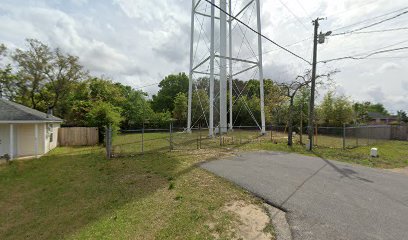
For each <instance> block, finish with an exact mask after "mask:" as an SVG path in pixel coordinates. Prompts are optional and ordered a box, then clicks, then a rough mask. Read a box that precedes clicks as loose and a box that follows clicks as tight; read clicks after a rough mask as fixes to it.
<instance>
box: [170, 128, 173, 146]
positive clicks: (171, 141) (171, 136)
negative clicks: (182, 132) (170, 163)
mask: <svg viewBox="0 0 408 240" xmlns="http://www.w3.org/2000/svg"><path fill="white" fill-rule="evenodd" d="M172 128H173V122H171V123H170V151H171V150H173V135H172V133H173V132H172V131H173V129H172Z"/></svg>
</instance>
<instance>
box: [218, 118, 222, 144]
mask: <svg viewBox="0 0 408 240" xmlns="http://www.w3.org/2000/svg"><path fill="white" fill-rule="evenodd" d="M218 129H219V131H218V134H219V135H220V146H222V134H221V123H220V125H218Z"/></svg>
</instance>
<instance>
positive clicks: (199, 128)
mask: <svg viewBox="0 0 408 240" xmlns="http://www.w3.org/2000/svg"><path fill="white" fill-rule="evenodd" d="M198 131H199V134H200V149H201V124H200V125H198Z"/></svg>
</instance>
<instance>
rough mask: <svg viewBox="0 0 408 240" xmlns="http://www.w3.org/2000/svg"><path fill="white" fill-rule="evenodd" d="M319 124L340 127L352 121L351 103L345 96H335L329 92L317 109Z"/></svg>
mask: <svg viewBox="0 0 408 240" xmlns="http://www.w3.org/2000/svg"><path fill="white" fill-rule="evenodd" d="M318 115H319V119H320V121H321V124H323V125H326V126H337V127H340V126H342V125H343V124H347V123H351V122H352V121H353V107H352V103H351V101H350V100H349V99H348V98H347V97H345V96H338V97H337V96H335V94H334V93H333V92H332V91H330V92H328V93H327V94H326V95H325V96H324V99H323V102H322V103H321V104H320V106H319V107H318Z"/></svg>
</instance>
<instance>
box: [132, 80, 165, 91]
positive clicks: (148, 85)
mask: <svg viewBox="0 0 408 240" xmlns="http://www.w3.org/2000/svg"><path fill="white" fill-rule="evenodd" d="M159 83H160V82H155V83H152V84H149V85H145V86H141V87H137V88H135V90H139V89H142V88H146V87H151V86H154V85H156V84H159Z"/></svg>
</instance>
